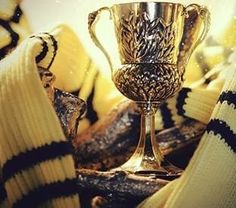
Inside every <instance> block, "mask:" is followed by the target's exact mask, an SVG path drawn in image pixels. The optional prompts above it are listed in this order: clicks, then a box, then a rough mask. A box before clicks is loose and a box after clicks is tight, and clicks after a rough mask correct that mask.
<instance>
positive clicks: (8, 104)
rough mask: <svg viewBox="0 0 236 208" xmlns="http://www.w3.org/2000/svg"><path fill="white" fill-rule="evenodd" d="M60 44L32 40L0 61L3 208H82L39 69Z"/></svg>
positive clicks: (67, 148)
mask: <svg viewBox="0 0 236 208" xmlns="http://www.w3.org/2000/svg"><path fill="white" fill-rule="evenodd" d="M62 29H63V27H61V29H57V30H56V31H57V33H55V34H54V37H59V34H60V33H59V32H60V31H61V30H62ZM55 41H56V40H55V39H53V38H52V36H50V35H48V34H41V35H40V34H39V35H37V36H32V37H29V38H27V39H26V40H25V41H24V42H23V43H21V44H20V45H19V46H18V47H17V49H15V50H14V51H13V52H12V53H11V54H10V55H8V56H6V57H5V58H4V59H2V60H1V61H0V83H1V84H0V115H1V116H0V139H1V142H0V165H1V169H2V180H3V186H4V188H5V191H6V193H5V195H6V198H5V200H4V198H3V196H0V197H1V198H3V201H2V203H1V204H0V207H36V206H37V205H42V206H43V207H79V198H78V195H77V187H76V174H75V168H74V162H73V159H72V155H71V153H72V149H71V146H70V144H69V143H68V142H67V141H66V138H65V136H64V134H63V131H62V129H61V126H60V123H59V120H58V117H57V115H56V113H55V111H54V109H53V107H52V104H51V102H50V100H49V99H48V97H47V94H46V92H45V89H44V88H43V87H42V84H41V80H40V78H39V75H38V70H37V69H38V66H43V67H46V68H47V66H49V64H50V63H51V62H50V61H51V59H52V54H53V53H50V52H53V48H55V44H56V43H55ZM45 42H46V43H47V45H48V46H51V47H48V48H47V49H48V51H49V52H48V53H46V54H45V53H44V52H45V51H44V50H45V47H44V44H43V43H45ZM53 44H54V45H53ZM1 193H3V192H1Z"/></svg>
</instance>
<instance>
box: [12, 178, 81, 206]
mask: <svg viewBox="0 0 236 208" xmlns="http://www.w3.org/2000/svg"><path fill="white" fill-rule="evenodd" d="M75 194H77V185H76V179H74V178H73V179H66V180H64V181H58V182H55V183H50V184H46V185H43V186H40V187H38V188H37V189H34V190H33V191H31V192H29V193H28V194H27V195H25V196H23V197H22V198H21V199H20V200H18V201H16V202H15V203H14V204H13V208H22V207H36V206H39V205H41V204H43V203H45V202H46V201H48V200H51V199H54V198H58V197H65V196H71V195H75Z"/></svg>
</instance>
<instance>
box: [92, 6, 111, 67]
mask: <svg viewBox="0 0 236 208" xmlns="http://www.w3.org/2000/svg"><path fill="white" fill-rule="evenodd" d="M103 11H108V12H109V13H110V18H112V14H111V10H110V8H109V7H102V8H100V9H99V10H97V11H95V12H92V13H90V14H89V16H88V30H89V34H90V36H91V38H92V40H93V42H94V43H95V45H96V46H97V47H98V48H100V49H101V51H102V52H103V53H104V55H105V56H106V58H107V60H108V63H109V66H110V68H111V70H112V68H113V67H112V61H111V58H110V56H109V54H108V52H107V51H106V49H105V48H104V47H103V45H102V44H101V42H100V40H99V39H98V37H97V35H96V23H97V21H98V20H99V17H100V14H101V12H103Z"/></svg>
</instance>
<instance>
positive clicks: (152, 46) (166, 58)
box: [116, 12, 175, 63]
mask: <svg viewBox="0 0 236 208" xmlns="http://www.w3.org/2000/svg"><path fill="white" fill-rule="evenodd" d="M120 24H121V27H119V28H121V29H120V30H119V31H118V30H117V31H116V33H117V34H118V38H119V40H118V41H119V42H120V44H119V47H120V53H121V56H122V57H124V58H125V60H126V61H127V62H129V63H136V62H140V63H142V62H149V63H157V62H159V63H161V62H167V63H173V51H174V45H175V44H174V39H175V26H174V25H173V23H169V24H166V23H165V21H164V20H163V19H162V18H157V19H154V20H152V21H151V20H150V18H149V16H148V14H147V13H146V12H142V13H140V14H138V15H137V14H136V15H134V13H132V12H130V14H129V15H128V17H123V18H121V23H120Z"/></svg>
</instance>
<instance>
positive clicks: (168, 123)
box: [160, 102, 174, 128]
mask: <svg viewBox="0 0 236 208" xmlns="http://www.w3.org/2000/svg"><path fill="white" fill-rule="evenodd" d="M167 105H168V104H167V103H166V102H165V103H163V104H162V105H161V106H160V111H161V117H162V120H163V123H164V126H163V127H164V128H169V127H172V126H174V120H173V119H172V113H171V109H169V108H168V106H167Z"/></svg>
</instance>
